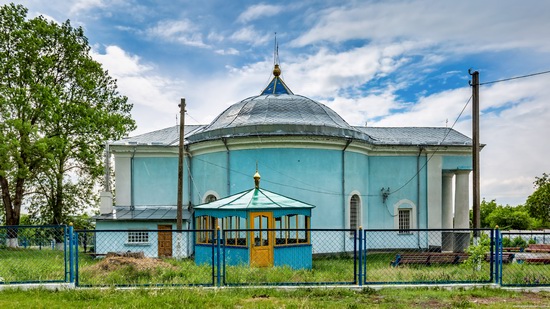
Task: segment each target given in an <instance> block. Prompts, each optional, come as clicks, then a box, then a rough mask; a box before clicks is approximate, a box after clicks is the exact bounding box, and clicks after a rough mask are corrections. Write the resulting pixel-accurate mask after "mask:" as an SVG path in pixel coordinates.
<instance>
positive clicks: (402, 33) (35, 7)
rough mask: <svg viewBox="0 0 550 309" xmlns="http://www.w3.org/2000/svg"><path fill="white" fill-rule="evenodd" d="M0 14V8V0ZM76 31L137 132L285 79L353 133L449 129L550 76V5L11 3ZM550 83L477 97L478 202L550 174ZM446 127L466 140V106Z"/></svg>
mask: <svg viewBox="0 0 550 309" xmlns="http://www.w3.org/2000/svg"><path fill="white" fill-rule="evenodd" d="M0 3H2V4H3V3H7V1H4V0H0ZM16 3H21V4H23V5H25V6H26V7H27V8H28V9H29V17H34V16H37V15H44V16H46V17H47V18H50V19H52V20H55V21H58V22H62V21H65V20H67V19H70V20H71V22H72V24H73V25H74V26H82V27H83V28H84V30H85V34H86V35H87V37H88V38H89V42H90V45H91V46H92V47H93V57H94V58H95V59H96V60H97V61H99V62H101V63H102V64H103V65H104V67H105V68H106V69H108V70H109V72H110V74H111V75H112V76H113V77H115V78H117V80H118V85H119V89H120V92H121V93H122V94H124V95H126V96H128V98H129V101H130V102H131V103H133V104H134V109H133V113H132V114H133V117H134V119H136V121H137V124H138V129H137V130H136V131H135V132H133V133H132V135H136V134H141V133H145V132H149V131H152V130H156V129H161V128H164V127H168V126H172V125H174V124H176V115H177V114H178V108H177V104H178V103H179V99H180V98H181V97H185V98H186V100H187V111H188V113H187V116H186V123H188V124H207V123H209V122H210V121H212V120H213V119H214V117H215V116H216V115H217V114H219V113H220V112H222V111H223V110H224V109H225V108H227V107H228V106H229V105H231V104H233V103H236V102H238V101H240V100H242V99H244V98H246V97H249V96H252V95H257V94H259V93H260V92H261V90H262V89H263V88H264V87H265V86H266V84H267V83H268V81H269V79H270V75H271V70H272V66H273V38H274V33H275V32H277V38H278V41H279V59H280V64H281V68H282V70H283V75H282V76H283V78H284V80H285V82H286V83H287V85H288V86H289V87H290V89H292V91H293V92H294V93H297V94H301V95H305V96H308V97H310V98H313V99H315V100H318V101H320V102H322V103H324V104H326V105H328V106H329V107H331V108H332V109H333V110H335V111H336V112H338V113H339V114H340V115H341V116H342V117H343V118H344V119H345V120H346V121H347V122H348V123H350V124H351V125H365V123H367V124H368V125H369V126H445V125H446V124H448V125H449V126H451V125H452V124H453V123H454V121H455V119H456V117H457V116H458V115H459V113H460V111H461V110H462V108H463V107H464V105H465V103H466V102H467V101H468V99H469V97H470V94H471V89H470V87H469V86H468V80H469V79H470V76H469V75H468V69H469V68H473V69H475V70H478V71H479V72H480V78H481V82H487V81H493V80H497V79H502V78H507V77H512V76H518V75H524V74H529V73H534V72H540V71H546V70H550V40H548V33H549V32H548V31H549V30H548V29H550V18H548V16H550V2H547V1H535V0H524V1H521V2H518V1H508V0H500V1H414V0H409V1H399V0H397V1H347V2H344V1H330V0H329V1H327V0H323V1H273V2H257V1H227V0H225V1H219V0H214V1H178V0H173V1H118V0H110V1H107V0H56V1H42V0H29V1H16ZM549 85H550V74H546V75H541V76H537V77H532V78H526V79H518V80H514V81H510V82H502V83H495V84H490V85H485V86H482V87H481V89H480V102H481V103H480V106H481V113H482V115H481V142H482V143H484V144H487V146H486V147H485V149H484V150H483V151H482V154H481V196H482V197H485V198H486V199H489V200H490V199H496V200H497V202H498V203H500V204H511V205H517V204H521V203H523V202H524V201H525V199H526V198H527V196H528V195H529V194H531V193H532V191H533V186H532V182H533V181H534V178H535V176H540V175H542V173H543V172H550V159H548V158H549V154H550V142H549V141H550V139H549V138H548V134H549V133H550V87H549ZM455 129H457V130H458V131H460V132H462V133H464V134H466V135H468V136H471V106H470V105H469V106H468V107H467V108H466V111H465V114H464V115H463V116H462V117H461V118H460V119H459V121H458V122H457V124H456V126H455Z"/></svg>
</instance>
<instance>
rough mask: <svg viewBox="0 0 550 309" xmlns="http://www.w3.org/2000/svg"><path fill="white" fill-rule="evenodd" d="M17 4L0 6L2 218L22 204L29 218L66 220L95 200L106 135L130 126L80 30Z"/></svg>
mask: <svg viewBox="0 0 550 309" xmlns="http://www.w3.org/2000/svg"><path fill="white" fill-rule="evenodd" d="M26 15H27V9H26V8H24V7H23V6H21V5H15V4H7V5H3V6H0V59H2V61H0V72H2V74H0V186H1V189H2V192H7V194H3V195H2V202H3V205H4V215H5V218H6V220H5V221H6V222H5V223H6V224H8V225H17V224H19V220H20V210H21V205H22V204H23V202H24V198H27V197H29V196H30V198H29V200H28V203H29V204H30V208H31V211H32V216H33V217H34V218H41V220H42V221H44V223H46V222H48V223H53V224H60V223H66V219H67V217H68V215H70V214H72V213H74V212H78V211H79V210H81V208H82V207H83V206H84V205H86V206H88V205H94V204H95V203H94V198H93V196H95V195H96V194H95V192H93V191H94V187H96V186H97V185H98V182H99V176H100V175H101V173H102V170H103V162H102V153H103V148H102V145H104V143H105V141H106V140H112V139H119V138H120V137H122V136H123V135H125V134H126V133H127V132H129V131H131V130H133V129H134V128H135V123H134V121H133V120H132V119H131V117H130V111H131V108H132V105H131V104H128V103H127V98H126V97H124V96H122V95H120V94H119V93H118V90H117V85H116V80H114V79H112V78H111V77H110V76H109V75H108V74H107V72H106V71H105V70H104V69H103V68H102V67H101V65H100V64H99V63H98V62H96V61H94V60H93V59H92V58H91V56H90V46H89V45H88V39H87V38H86V37H85V36H84V31H83V30H82V28H80V27H79V28H73V27H72V26H71V24H70V22H69V21H66V22H64V23H62V24H58V23H56V22H53V21H48V20H47V19H46V18H44V17H42V16H38V17H35V18H32V19H27V16H26Z"/></svg>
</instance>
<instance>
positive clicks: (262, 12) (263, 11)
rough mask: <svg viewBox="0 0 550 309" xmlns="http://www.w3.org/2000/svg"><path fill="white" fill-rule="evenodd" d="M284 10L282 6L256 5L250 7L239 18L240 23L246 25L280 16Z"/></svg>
mask: <svg viewBox="0 0 550 309" xmlns="http://www.w3.org/2000/svg"><path fill="white" fill-rule="evenodd" d="M282 10H283V7H282V6H280V5H271V4H256V5H252V6H250V7H248V8H247V9H246V10H245V11H244V12H242V13H241V15H239V17H238V18H237V21H238V22H241V23H246V22H249V21H252V20H256V19H260V18H262V17H269V16H274V15H277V14H279V12H281V11H282Z"/></svg>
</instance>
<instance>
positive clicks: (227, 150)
mask: <svg viewBox="0 0 550 309" xmlns="http://www.w3.org/2000/svg"><path fill="white" fill-rule="evenodd" d="M222 142H223V145H224V146H225V149H226V153H227V156H226V158H227V162H226V166H227V196H229V195H231V192H230V191H231V173H230V171H229V170H230V166H229V163H230V160H229V159H230V156H229V147H228V146H227V137H225V136H224V137H222Z"/></svg>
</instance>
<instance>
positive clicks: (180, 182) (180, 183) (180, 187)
mask: <svg viewBox="0 0 550 309" xmlns="http://www.w3.org/2000/svg"><path fill="white" fill-rule="evenodd" d="M179 107H180V143H179V156H178V212H177V223H176V225H177V227H176V229H177V230H181V229H182V221H183V206H182V204H183V201H182V200H183V157H184V155H185V153H184V149H183V144H184V143H183V142H184V128H185V99H184V98H182V99H181V103H180V104H179Z"/></svg>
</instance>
